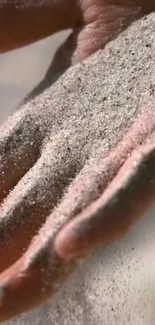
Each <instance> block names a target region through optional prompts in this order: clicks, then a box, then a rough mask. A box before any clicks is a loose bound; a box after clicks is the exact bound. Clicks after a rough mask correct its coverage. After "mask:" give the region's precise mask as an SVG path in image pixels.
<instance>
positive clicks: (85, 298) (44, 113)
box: [4, 14, 155, 325]
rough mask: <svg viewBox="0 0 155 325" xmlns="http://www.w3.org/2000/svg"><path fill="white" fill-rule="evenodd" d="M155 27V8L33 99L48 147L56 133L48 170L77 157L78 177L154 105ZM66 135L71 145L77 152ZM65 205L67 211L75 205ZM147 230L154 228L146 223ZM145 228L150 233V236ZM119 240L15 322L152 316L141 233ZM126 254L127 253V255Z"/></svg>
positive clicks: (77, 323)
mask: <svg viewBox="0 0 155 325" xmlns="http://www.w3.org/2000/svg"><path fill="white" fill-rule="evenodd" d="M154 32H155V15H154V14H152V15H150V16H149V17H148V18H145V19H142V20H140V21H139V22H137V23H135V24H134V25H133V26H132V27H130V28H129V29H128V30H127V31H126V32H124V33H123V34H122V35H121V36H119V37H118V39H117V40H115V41H113V42H111V43H110V44H109V45H108V46H107V47H106V49H105V51H99V52H98V53H96V54H95V55H93V56H92V57H91V58H89V59H88V60H87V61H86V62H85V63H84V64H81V65H77V66H76V67H73V68H71V69H69V71H68V72H67V73H66V74H65V75H64V76H63V77H61V78H60V79H59V81H58V82H57V83H56V84H55V85H54V86H52V87H51V88H49V89H48V90H46V91H45V92H44V93H42V94H41V95H40V96H38V97H37V98H36V99H34V100H32V101H31V102H30V103H28V104H27V105H26V110H27V111H29V110H30V109H32V108H34V110H35V112H34V113H33V114H32V117H33V119H34V120H35V118H36V116H40V117H41V119H40V120H38V121H39V125H40V128H41V133H42V136H44V135H45V134H46V132H47V130H48V134H46V140H45V142H44V148H46V149H47V146H48V141H49V138H50V139H54V140H53V141H52V149H51V147H48V150H49V151H48V152H49V160H50V156H52V159H53V163H52V167H50V169H49V170H47V172H46V171H45V172H44V173H43V174H45V175H46V176H47V175H48V176H50V174H51V175H53V173H54V171H55V170H57V171H58V167H59V169H61V171H62V172H63V177H65V176H67V175H68V169H70V166H71V164H74V165H75V163H76V168H75V171H74V172H73V175H72V177H74V176H75V175H76V174H77V172H78V171H79V170H80V169H81V168H82V167H83V166H84V164H85V163H87V160H88V158H89V159H92V160H93V162H94V156H97V159H99V161H100V158H101V156H102V155H104V153H105V151H106V150H107V149H109V148H112V147H114V146H115V145H116V143H117V142H118V141H119V140H120V139H121V137H122V135H123V134H124V132H125V131H126V130H127V129H128V128H129V126H130V125H131V123H132V122H133V121H134V120H135V118H136V117H137V116H138V115H139V113H141V112H142V111H143V110H144V109H145V108H146V106H147V107H148V106H149V107H151V106H153V105H154V102H155V100H154V90H155V74H154V64H155V57H154V52H155V39H154ZM19 114H20V113H19ZM42 121H43V122H44V123H43V124H42ZM47 126H48V128H47ZM49 132H50V133H49ZM62 140H63V142H62ZM64 140H65V141H64ZM66 141H68V143H69V146H70V149H71V155H70V156H69V155H68V154H67V145H66V143H67V142H66ZM55 148H56V154H54V153H55V151H54V149H55ZM44 150H45V149H44ZM45 153H46V154H45V158H46V157H47V152H46V151H45ZM64 157H65V158H64ZM95 159H96V158H95ZM44 162H45V161H44ZM89 164H90V162H88V165H89ZM99 165H100V164H99ZM36 169H37V167H36ZM86 169H87V167H86ZM37 172H38V169H37ZM42 172H43V170H42ZM31 176H32V175H31V172H30V174H28V175H26V178H25V180H24V182H25V181H26V180H27V181H29V180H30V178H31V182H32V177H31ZM52 181H53V179H52V176H51V177H50V179H49V183H48V184H47V185H46V184H45V188H46V186H47V189H48V188H49V186H50V182H52ZM43 185H44V184H43ZM20 186H21V185H19V187H20ZM59 186H61V183H60V184H59ZM22 190H24V191H27V187H25V188H23V185H22ZM64 190H65V191H66V188H64ZM47 192H48V191H47ZM44 193H45V192H44ZM66 195H67V194H66ZM45 196H46V199H45V201H46V200H47V199H48V197H49V194H48V193H47V194H46V193H45ZM86 201H87V200H86ZM43 203H44V202H43ZM84 204H86V202H84ZM62 206H63V205H62ZM65 208H66V209H68V213H66V216H67V217H68V214H70V213H71V212H70V210H71V208H72V207H68V206H67V207H65ZM13 209H14V207H13ZM59 209H60V212H61V208H60V207H58V209H57V210H56V211H58V212H56V214H57V213H60V212H59ZM4 212H5V211H4ZM7 213H8V212H7ZM135 229H136V228H135ZM145 231H146V234H148V232H147V227H145ZM145 231H144V233H143V239H144V238H146V234H145ZM119 245H120V244H119V243H118V244H116V245H114V246H112V248H111V251H110V250H109V248H107V249H105V250H104V251H103V250H98V251H97V252H96V253H94V254H92V255H91V256H90V257H89V258H88V259H87V260H86V261H85V262H84V263H83V264H82V265H81V267H79V270H77V272H76V273H75V274H74V275H73V276H72V277H71V278H70V280H69V281H68V283H67V284H65V285H64V288H63V289H62V290H61V291H60V292H59V293H58V294H57V295H56V296H55V297H53V299H52V300H50V301H49V302H47V303H46V304H45V305H43V306H42V307H40V308H38V309H37V310H36V311H35V312H32V313H30V314H29V315H27V316H22V317H21V318H18V319H16V320H15V323H14V324H20V325H21V324H25V325H27V324H31V323H32V322H33V323H35V324H37V325H40V324H46V325H48V324H53V325H60V324H61V325H66V324H69V325H72V324H74V325H84V324H86V323H89V324H90V325H100V324H103V322H104V324H105V325H106V324H107V325H109V324H119V325H121V324H122V325H123V324H146V323H147V324H153V323H154V320H155V318H154V315H153V309H152V308H153V304H154V298H153V294H152V291H151V289H150V286H151V285H150V283H151V281H152V278H151V280H150V279H147V278H145V270H144V266H143V263H140V262H141V255H142V252H141V249H140V246H139V247H138V243H137V242H136V235H135V238H134V235H133V239H132V244H131V245H132V248H131V246H130V248H129V247H127V245H126V244H125V242H124V248H123V251H121V250H120V246H119ZM135 247H138V248H137V249H139V252H140V254H139V258H138V266H137V257H136V258H135V259H133V258H132V262H131V255H132V254H131V253H132V252H133V248H134V249H135ZM130 249H131V251H130ZM124 255H128V259H127V258H126V260H125V262H124V257H123V256H124ZM145 258H146V259H145V261H146V260H148V263H153V262H152V261H151V258H150V255H149V252H147V256H145ZM133 264H134V265H133ZM133 270H134V274H133ZM141 277H142V278H141ZM137 278H138V279H139V281H142V280H141V279H143V285H142V286H141V287H140V288H139V287H138V286H137V282H136V284H135V281H136V279H137ZM131 283H132V285H131ZM133 283H134V284H133ZM134 286H136V288H135V287H134ZM148 289H149V290H150V291H149V290H148ZM8 324H13V322H9V323H8Z"/></svg>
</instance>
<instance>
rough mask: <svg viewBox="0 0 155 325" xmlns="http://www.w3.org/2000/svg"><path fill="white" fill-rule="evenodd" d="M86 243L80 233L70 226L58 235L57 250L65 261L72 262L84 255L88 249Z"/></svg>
mask: <svg viewBox="0 0 155 325" xmlns="http://www.w3.org/2000/svg"><path fill="white" fill-rule="evenodd" d="M84 242H85V241H84ZM84 242H83V241H82V238H81V236H80V232H79V231H78V230H77V229H74V228H72V227H71V226H70V225H69V226H67V227H65V228H64V229H62V230H61V231H60V232H59V233H58V235H57V237H56V239H55V250H56V252H57V254H58V255H59V256H60V257H61V258H63V259H64V260H72V259H74V258H77V257H81V256H82V255H84V253H85V249H86V247H85V245H84Z"/></svg>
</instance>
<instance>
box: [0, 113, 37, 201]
mask: <svg viewBox="0 0 155 325" xmlns="http://www.w3.org/2000/svg"><path fill="white" fill-rule="evenodd" d="M41 140H42V137H41V132H40V130H39V128H38V125H37V123H36V121H35V120H34V119H33V117H32V115H31V114H30V113H29V111H28V110H26V109H22V110H20V111H18V112H17V113H16V114H14V115H13V116H12V117H11V118H10V119H9V120H8V121H7V122H6V123H4V124H3V125H2V126H1V127H0V201H2V199H3V198H4V197H5V196H6V195H7V194H8V192H9V191H10V190H11V189H12V188H13V187H14V186H15V184H16V183H17V182H18V181H19V180H20V178H21V177H22V176H23V175H24V174H25V173H26V172H27V171H28V170H29V169H30V168H31V167H32V166H33V164H34V162H35V161H36V159H37V157H38V155H39V151H40V144H41Z"/></svg>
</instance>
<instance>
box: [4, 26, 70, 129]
mask: <svg viewBox="0 0 155 325" xmlns="http://www.w3.org/2000/svg"><path fill="white" fill-rule="evenodd" d="M68 34H69V31H65V32H61V33H58V34H55V35H54V36H53V37H52V38H51V37H49V38H47V39H46V40H43V41H41V42H37V43H35V44H33V45H30V46H27V47H24V48H22V49H19V50H16V51H11V52H9V53H6V54H0V123H2V122H3V121H4V120H5V118H6V116H8V115H10V114H11V113H12V112H13V111H14V110H15V109H16V107H17V105H18V104H19V102H20V101H21V100H22V99H23V98H24V97H25V96H26V95H27V94H28V93H29V92H30V91H31V90H32V89H33V88H34V87H35V86H36V85H37V84H38V83H39V82H40V81H41V80H42V78H43V77H44V75H45V73H46V71H47V69H48V67H49V65H50V63H51V61H52V58H53V56H54V54H55V52H56V50H57V48H58V47H59V46H60V44H61V43H62V42H63V41H64V40H65V39H66V38H67V36H68Z"/></svg>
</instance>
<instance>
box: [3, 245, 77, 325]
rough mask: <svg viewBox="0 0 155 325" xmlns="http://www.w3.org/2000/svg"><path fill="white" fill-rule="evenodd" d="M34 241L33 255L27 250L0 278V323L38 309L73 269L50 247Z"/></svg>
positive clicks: (72, 266) (31, 251)
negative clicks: (35, 308) (35, 248)
mask: <svg viewBox="0 0 155 325" xmlns="http://www.w3.org/2000/svg"><path fill="white" fill-rule="evenodd" d="M37 241H38V239H36V241H35V243H34V244H35V246H36V247H39V249H37V250H35V252H33V248H31V247H30V248H29V250H28V251H27V253H26V254H25V255H24V256H23V257H22V258H21V259H20V260H19V261H18V262H16V263H15V264H14V265H12V266H11V267H10V268H9V269H7V270H6V271H5V272H4V273H3V274H1V276H0V292H1V296H0V322H2V321H6V320H8V319H9V318H12V317H14V316H16V315H18V314H20V313H22V312H25V311H27V310H29V309H32V308H34V307H36V306H37V305H39V304H40V303H41V302H43V301H44V300H45V299H46V298H48V297H49V296H51V295H52V294H54V293H55V292H56V291H57V290H58V289H59V288H60V287H61V284H62V282H63V281H64V280H65V278H66V277H67V276H68V275H69V274H70V273H71V272H72V271H73V269H74V263H73V262H71V263H67V264H66V263H65V262H64V261H63V260H62V259H60V258H59V257H58V256H57V255H56V254H55V253H54V251H53V250H52V245H51V244H50V243H46V244H44V246H43V245H42V244H41V243H40V240H39V242H37ZM40 245H41V246H40ZM42 246H43V247H42Z"/></svg>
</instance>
